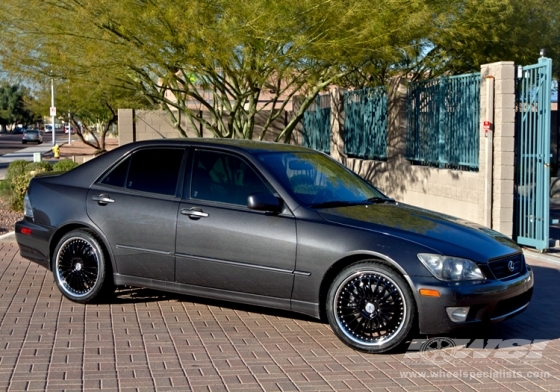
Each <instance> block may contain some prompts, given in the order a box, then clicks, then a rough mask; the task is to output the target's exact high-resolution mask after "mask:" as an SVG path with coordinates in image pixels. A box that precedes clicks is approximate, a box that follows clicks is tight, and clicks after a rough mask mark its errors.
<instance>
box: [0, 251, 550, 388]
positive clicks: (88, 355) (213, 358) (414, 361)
mask: <svg viewBox="0 0 560 392" xmlns="http://www.w3.org/2000/svg"><path fill="white" fill-rule="evenodd" d="M531 264H532V265H533V266H534V271H535V276H536V288H535V293H534V297H533V298H534V300H533V302H532V303H531V305H530V307H529V309H528V310H527V311H526V312H525V313H523V314H522V315H520V316H518V317H517V318H515V319H512V320H509V321H506V322H505V323H502V324H500V325H498V326H495V327H493V328H491V329H488V330H486V331H480V332H477V333H475V332H472V333H470V335H467V336H462V337H461V338H464V339H466V340H467V341H468V339H475V338H483V337H485V338H491V340H489V341H483V340H476V341H474V342H471V346H467V347H464V346H463V347H461V346H460V344H459V343H460V342H461V341H462V340H457V339H455V340H452V342H453V344H456V347H455V348H453V347H451V348H448V349H446V350H444V351H415V352H411V351H410V350H409V351H408V352H399V353H394V354H390V355H366V354H362V353H359V352H356V351H353V350H352V349H350V348H348V347H346V346H344V345H343V344H342V343H341V342H340V341H339V340H338V339H337V338H336V337H335V336H334V335H333V333H332V332H331V330H330V328H329V326H328V325H327V324H323V323H321V322H318V321H315V320H312V319H308V318H304V317H301V316H299V315H297V314H292V313H285V312H275V311H269V310H266V309H260V308H255V307H244V306H239V305H233V304H227V303H223V302H212V301H206V300H196V299H194V298H191V297H187V296H179V295H170V294H164V293H160V292H156V291H150V290H123V291H120V292H119V295H118V296H117V298H116V299H114V300H113V301H112V302H111V303H110V304H98V305H87V306H83V305H79V304H74V303H72V302H70V301H68V300H66V299H63V298H62V295H61V294H60V293H59V292H58V290H57V288H56V287H55V285H54V283H53V279H52V275H51V274H50V273H47V272H46V270H45V269H44V268H41V267H39V266H37V265H35V264H33V263H29V262H27V261H25V260H23V259H22V258H21V257H20V256H19V253H18V249H17V245H16V244H15V243H13V242H11V243H10V242H4V243H0V390H2V389H3V390H13V391H22V390H41V391H42V390H49V391H54V390H73V391H74V390H75V391H80V390H98V389H106V390H146V391H152V390H161V391H166V390H173V391H175V390H185V391H188V390H196V391H208V390H211V391H220V390H230V391H261V390H266V391H276V390H290V391H291V390H306V391H319V390H335V391H342V390H388V391H397V390H399V391H400V390H405V391H430V390H445V391H454V390H459V391H466V390H493V389H495V390H523V391H524V390H529V391H535V390H560V309H559V306H558V303H559V298H560V266H555V265H553V264H544V263H538V262H536V261H535V262H533V261H531ZM193 301H196V302H193ZM511 339H515V340H511ZM535 340H539V341H541V342H537V341H535ZM434 342H435V343H434ZM437 342H438V341H436V340H434V341H430V343H431V344H432V345H433V344H436V343H437ZM443 342H445V341H443ZM447 342H449V341H447ZM485 344H487V345H488V346H487V347H486V348H483V347H484V345H485ZM419 345H420V343H418V342H417V343H414V344H413V346H414V347H416V348H418V347H419ZM436 345H437V344H436ZM512 345H513V346H517V347H513V348H511V347H510V348H508V346H512ZM496 346H498V347H499V348H498V349H495V348H491V347H496ZM473 347H478V348H477V349H473Z"/></svg>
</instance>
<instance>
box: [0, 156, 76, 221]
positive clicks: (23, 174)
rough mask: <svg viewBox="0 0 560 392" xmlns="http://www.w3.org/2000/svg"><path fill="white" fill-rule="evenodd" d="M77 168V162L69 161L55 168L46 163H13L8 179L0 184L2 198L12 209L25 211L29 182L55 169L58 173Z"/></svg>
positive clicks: (61, 162) (60, 163) (9, 167)
mask: <svg viewBox="0 0 560 392" xmlns="http://www.w3.org/2000/svg"><path fill="white" fill-rule="evenodd" d="M68 162H70V163H68ZM57 165H58V166H57ZM76 166H77V164H76V163H75V162H72V161H68V160H64V161H60V162H57V163H56V164H55V165H54V166H53V165H51V164H50V163H49V162H45V161H42V162H27V161H24V160H17V161H13V162H12V163H10V165H9V166H8V170H7V173H6V179H5V180H4V181H2V182H0V196H2V197H3V198H5V199H6V200H7V201H8V205H9V206H10V208H11V209H13V210H15V211H23V198H24V197H25V192H27V188H28V187H29V182H30V181H31V179H32V178H33V177H34V176H36V175H37V174H39V173H43V172H50V171H53V169H54V168H55V167H56V169H57V171H68V170H71V169H73V168H74V167H76Z"/></svg>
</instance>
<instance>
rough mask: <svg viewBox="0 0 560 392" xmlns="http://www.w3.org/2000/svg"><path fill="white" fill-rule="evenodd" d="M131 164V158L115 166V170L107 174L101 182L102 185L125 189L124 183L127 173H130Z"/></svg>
mask: <svg viewBox="0 0 560 392" xmlns="http://www.w3.org/2000/svg"><path fill="white" fill-rule="evenodd" d="M129 163H130V157H129V158H126V159H125V160H124V161H122V162H121V163H119V164H118V165H117V166H115V167H114V168H113V170H111V171H110V172H109V173H108V174H106V175H105V177H103V179H102V180H101V183H102V184H107V185H113V186H119V187H121V188H124V181H125V179H126V173H127V172H128V164H129Z"/></svg>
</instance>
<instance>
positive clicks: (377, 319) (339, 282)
mask: <svg viewBox="0 0 560 392" xmlns="http://www.w3.org/2000/svg"><path fill="white" fill-rule="evenodd" d="M326 306H327V309H326V311H327V318H328V320H329V324H330V325H331V328H332V329H333V331H334V333H335V334H336V335H337V336H338V338H339V339H340V340H342V341H343V342H344V343H345V344H347V345H348V346H350V347H352V348H354V349H357V350H360V351H365V352H368V353H382V352H386V351H389V350H392V349H394V348H396V347H398V346H399V345H400V344H401V343H403V342H404V341H405V339H406V338H407V336H408V335H409V333H410V332H411V330H412V327H413V326H414V324H415V322H416V321H415V319H416V303H415V302H414V297H413V295H412V292H411V290H410V287H409V285H408V284H407V282H406V281H405V280H404V278H403V277H402V276H401V275H400V274H399V273H398V272H396V271H395V270H393V269H392V268H390V267H388V266H385V265H383V264H380V263H377V262H375V261H367V262H360V263H356V264H352V265H350V266H348V267H346V268H345V269H344V270H342V271H341V272H340V273H339V274H338V275H337V277H336V278H335V279H334V281H333V283H332V285H331V287H330V289H329V292H328V295H327V303H326Z"/></svg>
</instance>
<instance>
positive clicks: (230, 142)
mask: <svg viewBox="0 0 560 392" xmlns="http://www.w3.org/2000/svg"><path fill="white" fill-rule="evenodd" d="M146 147H195V148H196V147H200V148H218V149H220V148H221V149H223V150H224V151H232V152H238V153H241V154H250V155H257V154H260V153H267V152H306V153H318V154H320V153H319V152H317V151H315V150H312V149H309V148H306V147H301V146H296V145H293V144H284V143H274V142H261V141H253V140H243V139H203V138H183V139H151V140H145V141H140V142H133V143H127V144H124V145H122V146H119V147H117V148H115V149H114V150H111V151H109V152H106V153H104V154H102V155H99V156H98V157H96V158H95V159H91V160H89V161H87V162H85V163H83V164H81V165H80V166H78V167H77V168H75V169H74V170H71V171H69V172H66V173H65V174H64V175H63V176H60V178H56V177H49V178H48V179H45V180H46V181H52V182H59V181H60V182H63V183H71V184H74V185H75V186H76V187H89V186H90V185H91V184H92V183H93V181H94V180H95V179H97V178H98V176H99V175H101V174H102V173H103V172H104V171H105V170H107V169H108V168H110V167H111V166H112V165H113V164H115V162H117V161H118V160H119V159H120V158H122V157H123V156H125V155H127V154H129V153H130V152H131V151H134V150H138V149H141V148H146Z"/></svg>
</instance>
